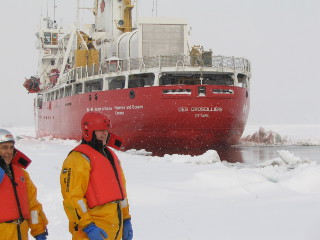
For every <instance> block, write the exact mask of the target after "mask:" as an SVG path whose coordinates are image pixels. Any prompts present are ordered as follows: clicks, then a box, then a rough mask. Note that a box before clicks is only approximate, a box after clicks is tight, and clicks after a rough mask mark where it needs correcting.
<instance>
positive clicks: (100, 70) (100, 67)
mask: <svg viewBox="0 0 320 240" xmlns="http://www.w3.org/2000/svg"><path fill="white" fill-rule="evenodd" d="M98 74H99V75H102V62H100V63H99V70H98Z"/></svg>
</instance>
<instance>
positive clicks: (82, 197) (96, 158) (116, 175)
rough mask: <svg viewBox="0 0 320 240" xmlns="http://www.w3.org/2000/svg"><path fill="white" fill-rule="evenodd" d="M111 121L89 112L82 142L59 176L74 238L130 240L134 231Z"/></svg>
mask: <svg viewBox="0 0 320 240" xmlns="http://www.w3.org/2000/svg"><path fill="white" fill-rule="evenodd" d="M110 126H111V125H110V120H109V119H108V118H107V116H105V115H104V114H102V113H99V112H87V113H85V114H84V116H83V117H82V120H81V129H82V143H81V144H80V145H79V146H77V147H76V148H74V149H73V150H72V151H71V152H70V153H69V155H68V156H67V158H66V159H65V161H64V163H63V166H62V171H61V175H60V184H61V192H62V196H63V199H64V201H63V205H64V209H65V212H66V214H67V216H68V218H69V231H70V233H71V234H72V239H73V240H87V239H90V240H103V239H109V240H120V239H123V240H131V239H132V238H133V230H132V225H131V216H130V213H129V206H128V201H127V193H126V183H125V177H124V174H123V171H122V168H121V165H120V161H119V159H118V158H117V156H116V154H115V153H114V152H113V151H112V150H111V149H110V148H109V147H108V146H113V147H115V148H117V146H118V147H120V145H119V143H120V141H118V140H114V139H115V135H113V134H111V133H110V132H109V129H110Z"/></svg>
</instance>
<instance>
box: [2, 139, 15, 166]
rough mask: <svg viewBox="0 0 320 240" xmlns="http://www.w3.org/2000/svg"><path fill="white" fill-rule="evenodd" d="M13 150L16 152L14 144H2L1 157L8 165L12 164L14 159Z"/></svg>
mask: <svg viewBox="0 0 320 240" xmlns="http://www.w3.org/2000/svg"><path fill="white" fill-rule="evenodd" d="M13 150H14V143H13V142H4V143H0V155H1V157H2V158H3V160H4V161H5V163H6V164H7V165H9V164H10V163H11V160H12V158H13Z"/></svg>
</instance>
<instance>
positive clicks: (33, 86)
mask: <svg viewBox="0 0 320 240" xmlns="http://www.w3.org/2000/svg"><path fill="white" fill-rule="evenodd" d="M23 86H24V87H25V88H26V89H27V90H28V92H29V93H37V92H39V91H40V79H39V78H37V77H33V76H32V77H30V78H29V79H26V80H25V81H24V83H23Z"/></svg>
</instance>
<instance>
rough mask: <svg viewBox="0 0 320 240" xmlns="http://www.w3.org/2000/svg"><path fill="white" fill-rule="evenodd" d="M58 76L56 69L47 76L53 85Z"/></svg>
mask: <svg viewBox="0 0 320 240" xmlns="http://www.w3.org/2000/svg"><path fill="white" fill-rule="evenodd" d="M59 76H60V72H59V70H58V69H56V68H54V69H52V70H51V72H50V74H49V79H50V82H51V83H52V84H53V85H55V84H56V83H57V81H58V77H59Z"/></svg>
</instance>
